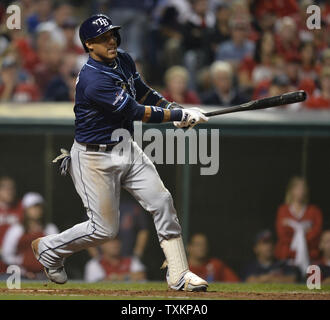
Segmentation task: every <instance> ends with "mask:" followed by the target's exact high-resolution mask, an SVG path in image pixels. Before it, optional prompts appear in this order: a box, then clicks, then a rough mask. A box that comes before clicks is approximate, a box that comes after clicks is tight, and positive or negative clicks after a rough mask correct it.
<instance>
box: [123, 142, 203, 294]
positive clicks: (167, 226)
mask: <svg viewBox="0 0 330 320" xmlns="http://www.w3.org/2000/svg"><path fill="white" fill-rule="evenodd" d="M133 150H134V153H135V161H134V162H133V163H132V164H131V166H130V169H129V171H128V173H127V174H126V175H125V176H124V177H123V181H122V183H123V187H124V188H125V189H126V190H128V191H129V192H130V193H131V194H132V195H133V196H134V197H135V198H136V199H137V200H138V201H139V203H140V204H141V205H142V207H143V208H144V209H145V210H147V211H149V212H150V213H151V214H152V217H153V220H154V223H155V227H156V230H157V234H158V238H159V242H160V246H161V247H162V249H163V251H164V254H165V257H166V261H167V265H168V277H167V280H168V283H169V286H170V287H171V288H172V289H176V290H189V291H193V290H194V291H197V290H206V287H207V282H206V281H204V280H203V279H201V278H199V277H197V276H196V275H194V274H193V273H192V272H190V271H189V268H188V263H187V258H186V253H185V250H184V246H183V242H182V237H181V226H180V224H179V221H178V217H177V213H176V210H175V208H174V205H173V199H172V196H171V194H170V192H169V191H168V190H167V189H166V188H165V186H164V184H163V182H162V181H161V179H160V177H159V174H158V172H157V170H156V168H155V166H154V164H153V163H152V162H151V161H150V159H149V158H148V157H147V156H146V155H145V153H144V152H143V151H142V150H141V149H140V148H139V147H138V145H137V144H136V143H135V142H133ZM137 154H138V155H139V157H137V156H136V155H137Z"/></svg>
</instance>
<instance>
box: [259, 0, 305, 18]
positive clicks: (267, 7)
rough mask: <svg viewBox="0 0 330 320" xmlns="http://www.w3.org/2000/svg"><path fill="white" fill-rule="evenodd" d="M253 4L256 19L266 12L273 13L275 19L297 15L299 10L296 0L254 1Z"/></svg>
mask: <svg viewBox="0 0 330 320" xmlns="http://www.w3.org/2000/svg"><path fill="white" fill-rule="evenodd" d="M253 2H254V7H255V14H256V16H257V18H260V17H261V16H263V15H264V14H266V13H267V12H273V13H275V15H276V16H277V17H285V16H290V15H292V14H295V13H297V12H298V9H299V6H298V3H297V0H286V1H282V0H272V1H264V0H255V1H253Z"/></svg>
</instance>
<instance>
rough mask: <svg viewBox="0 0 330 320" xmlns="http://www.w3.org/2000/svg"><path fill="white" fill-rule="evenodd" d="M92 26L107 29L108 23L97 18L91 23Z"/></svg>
mask: <svg viewBox="0 0 330 320" xmlns="http://www.w3.org/2000/svg"><path fill="white" fill-rule="evenodd" d="M93 24H97V25H98V26H100V27H107V26H108V25H109V22H108V20H107V19H104V18H98V19H96V20H95V21H93Z"/></svg>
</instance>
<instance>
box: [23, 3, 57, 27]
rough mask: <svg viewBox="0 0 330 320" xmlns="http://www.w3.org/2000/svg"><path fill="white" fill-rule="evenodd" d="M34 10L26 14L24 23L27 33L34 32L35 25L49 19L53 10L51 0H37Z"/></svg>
mask: <svg viewBox="0 0 330 320" xmlns="http://www.w3.org/2000/svg"><path fill="white" fill-rule="evenodd" d="M35 2H36V6H35V11H34V12H33V13H32V14H30V15H28V16H27V19H26V25H27V28H28V31H29V33H34V32H35V31H36V28H37V26H38V25H39V24H40V23H42V22H46V21H49V20H51V15H52V10H53V6H54V5H53V0H37V1H35Z"/></svg>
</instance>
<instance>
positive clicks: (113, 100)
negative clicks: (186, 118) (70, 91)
mask: <svg viewBox="0 0 330 320" xmlns="http://www.w3.org/2000/svg"><path fill="white" fill-rule="evenodd" d="M84 93H85V96H86V98H87V99H88V101H89V102H90V103H91V104H95V105H96V106H99V107H101V108H105V109H108V110H111V111H112V112H113V113H119V114H121V115H122V116H124V117H125V118H126V119H130V120H142V121H144V122H150V123H160V122H168V121H180V120H181V118H182V112H181V110H164V109H162V108H161V107H157V106H144V105H141V104H139V103H138V102H136V101H135V100H134V99H133V98H132V97H131V96H130V95H129V94H128V93H127V92H126V91H125V90H124V89H122V88H121V87H120V86H117V85H116V84H115V82H114V80H113V79H112V78H110V77H107V76H106V75H105V76H104V77H103V78H100V79H98V80H97V81H94V82H92V83H91V84H90V85H89V86H87V87H86V89H85V91H84Z"/></svg>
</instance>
